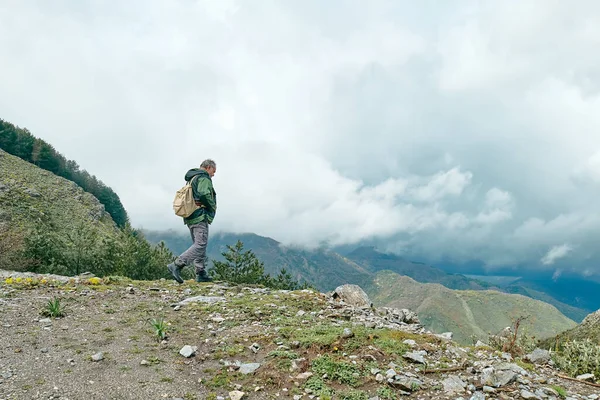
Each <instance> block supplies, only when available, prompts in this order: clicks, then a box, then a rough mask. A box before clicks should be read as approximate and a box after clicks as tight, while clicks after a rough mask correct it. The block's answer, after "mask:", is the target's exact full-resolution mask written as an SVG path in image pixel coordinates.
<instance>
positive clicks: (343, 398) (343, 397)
mask: <svg viewBox="0 0 600 400" xmlns="http://www.w3.org/2000/svg"><path fill="white" fill-rule="evenodd" d="M337 397H338V398H339V399H340V400H369V395H367V393H365V392H364V391H362V390H349V391H347V392H341V393H338V395H337Z"/></svg>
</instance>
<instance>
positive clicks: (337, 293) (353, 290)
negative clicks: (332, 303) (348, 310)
mask: <svg viewBox="0 0 600 400" xmlns="http://www.w3.org/2000/svg"><path fill="white" fill-rule="evenodd" d="M332 297H333V298H334V299H336V298H339V299H340V300H342V301H343V302H344V303H346V304H348V305H350V306H354V307H365V308H371V307H372V306H373V303H372V302H371V300H370V299H369V296H368V295H367V294H366V293H365V292H364V290H362V289H361V288H360V286H358V285H353V284H346V285H341V286H338V287H337V288H335V290H334V291H333V295H332Z"/></svg>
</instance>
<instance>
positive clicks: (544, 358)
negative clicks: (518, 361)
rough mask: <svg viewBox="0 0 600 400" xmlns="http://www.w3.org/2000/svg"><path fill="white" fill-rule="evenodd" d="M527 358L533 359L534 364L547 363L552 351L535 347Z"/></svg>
mask: <svg viewBox="0 0 600 400" xmlns="http://www.w3.org/2000/svg"><path fill="white" fill-rule="evenodd" d="M525 359H526V360H529V361H531V362H532V363H534V364H545V363H547V362H548V361H550V359H551V357H550V352H549V351H548V350H543V349H539V348H537V349H535V350H533V351H532V352H531V353H529V354H527V355H525Z"/></svg>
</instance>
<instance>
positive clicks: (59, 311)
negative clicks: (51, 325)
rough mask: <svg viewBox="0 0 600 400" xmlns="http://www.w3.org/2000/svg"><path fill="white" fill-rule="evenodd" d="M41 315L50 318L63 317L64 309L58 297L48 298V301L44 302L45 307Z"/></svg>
mask: <svg viewBox="0 0 600 400" xmlns="http://www.w3.org/2000/svg"><path fill="white" fill-rule="evenodd" d="M42 315H43V316H45V317H50V318H59V317H64V316H65V315H66V314H65V309H64V307H63V306H62V305H61V304H60V299H58V298H54V299H51V300H48V303H46V307H45V308H44V309H43V310H42Z"/></svg>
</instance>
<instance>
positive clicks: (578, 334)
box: [541, 310, 600, 349]
mask: <svg viewBox="0 0 600 400" xmlns="http://www.w3.org/2000/svg"><path fill="white" fill-rule="evenodd" d="M573 340H577V341H580V342H582V341H585V340H590V341H591V342H592V343H594V344H596V345H600V310H597V311H595V312H593V313H590V314H588V315H587V316H586V317H585V318H584V319H583V321H582V322H581V324H579V325H577V326H575V327H573V328H571V329H568V330H566V331H564V332H560V333H559V334H557V335H556V336H555V337H552V338H548V339H546V340H544V341H543V342H542V343H541V346H543V347H544V348H552V349H555V348H556V347H559V346H561V345H563V344H564V343H566V342H570V341H573Z"/></svg>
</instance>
